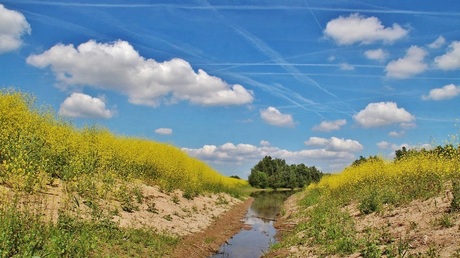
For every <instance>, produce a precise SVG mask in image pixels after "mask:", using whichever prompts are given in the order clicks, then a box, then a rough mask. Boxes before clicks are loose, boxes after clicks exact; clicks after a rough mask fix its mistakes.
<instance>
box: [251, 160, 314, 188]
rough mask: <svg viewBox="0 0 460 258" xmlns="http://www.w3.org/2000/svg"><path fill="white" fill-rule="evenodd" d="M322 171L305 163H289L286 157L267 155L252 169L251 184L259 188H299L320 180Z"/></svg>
mask: <svg viewBox="0 0 460 258" xmlns="http://www.w3.org/2000/svg"><path fill="white" fill-rule="evenodd" d="M322 175H323V174H322V173H321V172H320V171H319V170H318V169H316V167H314V166H313V167H307V166H305V165H304V164H299V165H295V164H293V165H288V164H286V161H285V160H284V159H279V158H275V159H274V158H272V157H270V156H265V157H264V158H263V159H262V160H261V161H259V162H258V163H257V164H256V165H255V166H254V167H253V168H252V169H251V173H250V175H249V177H248V179H249V180H248V181H249V184H250V185H251V186H253V187H257V188H268V187H269V188H273V189H278V188H291V189H294V188H297V187H304V186H305V185H308V184H310V183H311V182H318V181H319V180H320V179H321V177H322Z"/></svg>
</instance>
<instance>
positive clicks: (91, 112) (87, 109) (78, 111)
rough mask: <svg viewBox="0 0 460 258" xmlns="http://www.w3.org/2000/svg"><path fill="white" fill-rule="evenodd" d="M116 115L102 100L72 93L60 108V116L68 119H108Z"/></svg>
mask: <svg viewBox="0 0 460 258" xmlns="http://www.w3.org/2000/svg"><path fill="white" fill-rule="evenodd" d="M114 114H115V112H114V111H112V110H109V109H107V108H106V106H105V102H104V101H103V100H102V99H100V98H93V97H91V96H89V95H86V94H83V93H72V94H71V95H70V96H69V97H68V98H66V99H65V100H64V102H62V104H61V106H60V108H59V115H62V116H68V117H82V118H105V119H108V118H111V117H112V116H113V115H114Z"/></svg>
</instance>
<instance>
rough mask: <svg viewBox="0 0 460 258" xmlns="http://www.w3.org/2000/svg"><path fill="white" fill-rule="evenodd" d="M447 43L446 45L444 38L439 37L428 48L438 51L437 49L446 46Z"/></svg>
mask: <svg viewBox="0 0 460 258" xmlns="http://www.w3.org/2000/svg"><path fill="white" fill-rule="evenodd" d="M445 43H446V39H445V38H444V37H443V36H439V37H438V38H437V39H436V40H435V41H433V42H432V43H430V44H429V45H428V47H429V48H433V49H436V48H440V47H442V46H444V44H445Z"/></svg>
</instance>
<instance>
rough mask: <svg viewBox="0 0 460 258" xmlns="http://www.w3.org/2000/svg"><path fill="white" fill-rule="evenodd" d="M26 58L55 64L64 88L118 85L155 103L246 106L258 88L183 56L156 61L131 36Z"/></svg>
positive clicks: (136, 99) (132, 97) (142, 101)
mask: <svg viewBox="0 0 460 258" xmlns="http://www.w3.org/2000/svg"><path fill="white" fill-rule="evenodd" d="M27 63H28V64H30V65H33V66H35V67H38V68H46V67H50V68H51V70H52V71H53V72H54V74H55V77H56V79H57V81H58V82H59V84H60V85H61V86H62V87H66V88H67V87H72V86H80V87H82V86H90V87H93V88H97V89H103V90H113V91H116V92H120V93H122V94H124V95H126V96H127V97H128V100H129V101H130V102H131V103H133V104H138V105H148V106H153V107H156V106H158V105H160V104H162V103H174V102H177V101H189V102H190V103H192V104H198V105H203V106H217V105H242V104H248V103H251V102H252V101H253V93H252V91H249V90H247V89H245V88H244V87H243V86H241V85H239V84H234V85H231V84H228V83H226V82H224V81H223V80H222V79H220V78H218V77H215V76H212V75H209V74H207V73H206V72H205V71H203V70H201V69H199V70H198V71H197V72H195V71H194V70H193V68H192V67H191V65H190V64H189V63H188V62H187V61H185V60H183V59H180V58H174V59H172V60H169V61H164V62H157V61H155V60H154V59H146V58H144V57H142V56H140V55H139V53H138V52H137V51H136V50H134V48H133V47H132V46H131V45H130V44H129V43H128V42H126V41H121V40H119V41H116V42H113V43H106V44H104V43H98V42H96V41H93V40H90V41H88V42H86V43H83V44H80V45H79V46H78V47H74V46H73V45H71V44H70V45H63V44H58V45H55V46H53V47H52V48H50V49H49V50H47V51H45V52H43V53H41V54H37V55H31V56H29V57H28V58H27Z"/></svg>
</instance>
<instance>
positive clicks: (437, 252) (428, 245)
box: [266, 192, 460, 257]
mask: <svg viewBox="0 0 460 258" xmlns="http://www.w3.org/2000/svg"><path fill="white" fill-rule="evenodd" d="M300 198H301V197H300V196H299V195H294V196H292V197H291V198H290V199H288V201H286V202H285V208H284V209H285V211H286V212H285V215H284V216H283V217H281V218H280V219H279V220H278V221H277V223H276V224H275V226H276V227H277V229H278V231H279V232H280V233H279V235H278V239H281V241H282V240H283V232H290V231H292V229H293V228H294V226H295V225H296V224H297V223H298V222H299V221H300V220H301V218H299V217H298V216H296V213H297V210H298V209H299V207H298V205H297V200H298V199H300ZM450 203H451V196H449V194H448V192H447V194H443V195H440V196H437V197H433V198H429V199H427V200H415V201H412V202H410V203H408V204H406V205H402V206H400V207H384V209H383V210H382V211H381V212H378V213H372V214H368V215H364V214H361V213H360V212H359V210H358V208H357V206H358V205H357V204H351V205H348V206H346V207H345V208H344V209H345V210H346V211H348V213H349V214H350V215H351V216H352V217H353V218H354V222H355V225H356V231H357V232H358V235H359V237H360V238H364V239H365V238H366V237H367V236H369V232H374V236H375V235H376V236H378V239H377V240H378V242H379V243H380V245H379V246H378V247H379V248H380V249H381V250H383V249H384V248H385V246H387V247H388V246H393V247H395V248H400V250H398V251H400V252H401V255H402V257H460V212H451V211H450ZM316 250H317V249H316V247H314V246H292V247H289V248H284V249H279V250H275V251H271V252H270V253H269V254H268V255H266V257H318V255H316V254H317V253H318V252H317V251H316ZM361 256H362V255H361V253H355V254H352V255H349V256H348V257H361ZM328 257H338V256H335V255H333V256H328Z"/></svg>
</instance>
